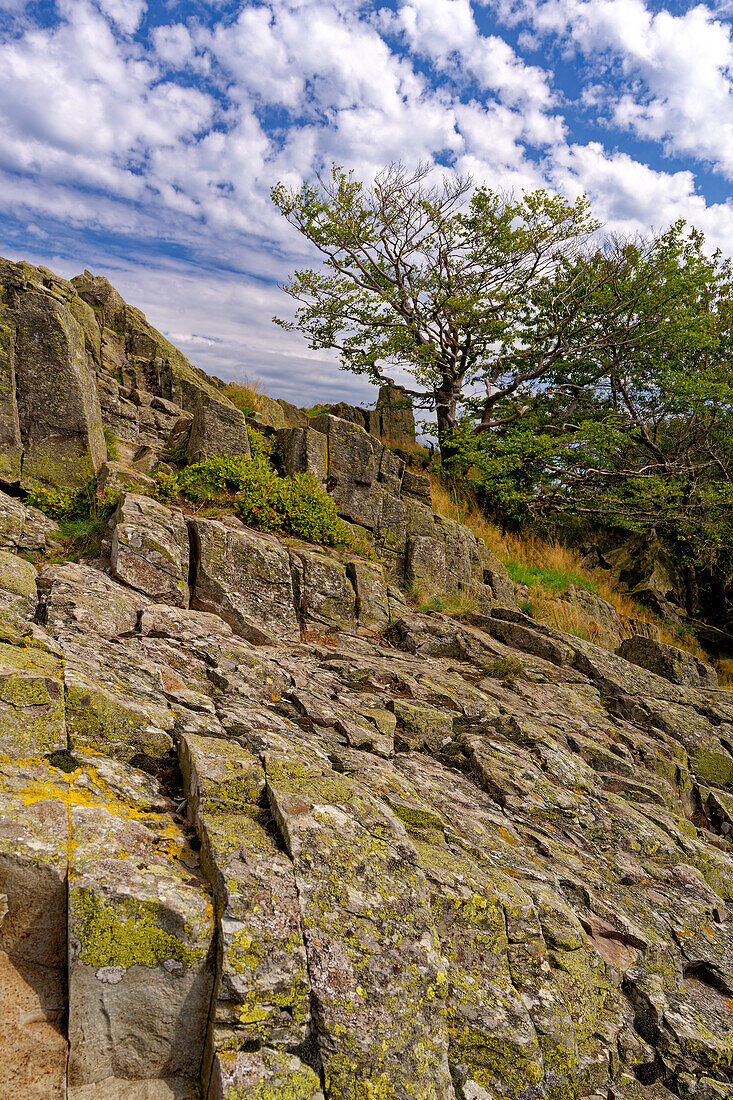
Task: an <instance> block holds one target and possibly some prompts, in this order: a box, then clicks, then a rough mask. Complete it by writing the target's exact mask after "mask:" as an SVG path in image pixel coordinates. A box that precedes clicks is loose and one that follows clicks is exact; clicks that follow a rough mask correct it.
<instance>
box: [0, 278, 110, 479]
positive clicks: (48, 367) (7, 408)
mask: <svg viewBox="0 0 733 1100" xmlns="http://www.w3.org/2000/svg"><path fill="white" fill-rule="evenodd" d="M0 285H1V286H2V292H3V293H2V301H1V303H0V305H1V308H2V316H1V317H0V331H2V333H3V335H2V339H0V357H2V358H0V401H2V406H0V409H1V411H0V433H1V435H0V441H1V442H2V443H3V446H2V447H0V451H1V452H2V453H3V455H4V457H3V459H2V463H3V467H4V471H3V473H2V476H3V480H8V481H18V480H20V482H21V484H22V486H23V487H24V488H31V487H32V486H33V485H35V484H37V483H39V482H40V483H41V484H43V485H50V486H54V487H57V488H68V487H69V486H74V485H82V484H84V483H85V482H86V481H89V479H90V478H92V477H93V476H94V474H95V473H96V471H97V469H98V468H99V466H100V465H101V463H102V462H103V461H104V460H105V459H106V457H107V448H106V444H105V440H104V435H103V432H102V412H101V408H100V404H99V396H98V394H97V388H96V384H95V372H94V364H93V361H92V360H91V358H90V356H89V354H88V349H87V342H86V337H85V328H84V326H83V325H82V324H81V323H80V322H79V320H78V319H77V317H76V316H74V313H73V312H72V309H71V308H70V304H69V298H71V297H73V292H72V291H71V289H70V288H69V289H68V290H67V291H66V292H65V293H59V292H58V290H57V288H55V287H53V286H47V285H45V284H44V278H43V275H42V273H41V272H40V271H39V270H38V269H37V268H32V267H31V266H30V265H27V264H11V263H9V262H8V261H2V262H0ZM68 286H69V285H68V284H66V287H68ZM21 457H22V463H21V461H20V460H21Z"/></svg>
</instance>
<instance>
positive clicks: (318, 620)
mask: <svg viewBox="0 0 733 1100" xmlns="http://www.w3.org/2000/svg"><path fill="white" fill-rule="evenodd" d="M290 560H291V569H292V576H293V589H294V594H295V601H296V607H297V608H298V615H299V618H300V621H301V622H302V624H303V626H305V627H307V628H309V629H311V630H319V629H321V630H322V629H324V628H325V629H328V628H331V629H333V628H336V629H338V630H350V629H353V627H354V625H355V623H356V592H355V591H354V587H353V585H352V584H351V581H350V580H349V577H348V575H347V571H346V566H345V565H344V563H343V562H341V561H338V560H337V559H335V558H332V557H330V556H329V555H328V554H322V553H319V552H318V551H316V550H305V549H303V550H292V551H291V555H290Z"/></svg>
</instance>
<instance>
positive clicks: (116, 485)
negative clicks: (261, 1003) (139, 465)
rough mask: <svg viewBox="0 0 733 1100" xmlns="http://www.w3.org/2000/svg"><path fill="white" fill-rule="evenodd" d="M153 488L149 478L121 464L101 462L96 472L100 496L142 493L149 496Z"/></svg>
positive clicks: (151, 480) (153, 485)
mask: <svg viewBox="0 0 733 1100" xmlns="http://www.w3.org/2000/svg"><path fill="white" fill-rule="evenodd" d="M154 488H155V482H154V481H153V479H152V478H151V477H148V476H147V474H145V473H143V472H142V470H135V469H133V468H132V467H131V466H125V464H124V463H122V462H103V463H102V465H101V466H100V467H99V470H98V471H97V489H98V490H99V492H100V493H102V494H105V493H106V494H115V493H142V494H143V496H149V495H150V493H151V491H152V490H153V489H154Z"/></svg>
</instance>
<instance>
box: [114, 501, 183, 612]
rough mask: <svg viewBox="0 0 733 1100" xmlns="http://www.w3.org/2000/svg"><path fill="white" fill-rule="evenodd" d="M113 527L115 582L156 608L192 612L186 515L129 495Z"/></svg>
mask: <svg viewBox="0 0 733 1100" xmlns="http://www.w3.org/2000/svg"><path fill="white" fill-rule="evenodd" d="M111 522H112V525H113V527H112V549H111V555H110V558H111V565H112V572H113V574H114V576H115V577H117V579H118V580H120V581H122V582H123V583H124V584H128V585H129V586H130V587H131V588H136V589H137V590H138V591H139V592H143V593H144V594H145V595H146V596H149V597H150V598H151V599H153V600H155V601H156V602H159V603H171V604H174V605H176V606H178V607H188V599H189V593H188V554H189V548H188V529H187V527H186V521H185V520H184V518H183V516H182V515H181V513H180V512H179V511H177V510H175V509H172V508H166V507H165V505H163V504H160V503H159V502H158V501H157V500H152V499H151V498H150V497H146V496H139V495H137V494H135V493H124V494H123V495H122V496H121V498H120V501H119V503H118V505H117V510H116V512H115V514H114V516H113V517H112V520H111Z"/></svg>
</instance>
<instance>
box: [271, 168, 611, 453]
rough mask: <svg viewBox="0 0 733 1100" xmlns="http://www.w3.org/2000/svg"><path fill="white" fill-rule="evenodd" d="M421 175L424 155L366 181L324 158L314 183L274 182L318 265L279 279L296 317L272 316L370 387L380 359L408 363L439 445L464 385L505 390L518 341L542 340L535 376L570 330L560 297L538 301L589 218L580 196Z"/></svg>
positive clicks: (576, 248) (575, 250)
mask: <svg viewBox="0 0 733 1100" xmlns="http://www.w3.org/2000/svg"><path fill="white" fill-rule="evenodd" d="M429 175H430V168H429V166H427V165H420V166H418V168H417V169H416V170H415V171H414V172H410V171H408V170H407V169H406V168H404V167H403V166H402V165H391V166H390V167H388V168H386V169H384V170H383V171H382V172H380V173H379V174H378V175H377V177H376V178H375V180H374V183H373V184H372V185H371V186H370V187H366V186H365V185H363V184H362V183H361V182H359V181H358V180H357V179H356V178H355V177H354V175H353V173H349V172H345V171H343V169H341V168H339V167H337V166H336V165H334V166H333V167H332V169H331V172H330V175H328V176H323V177H319V178H318V180H317V183H315V184H312V183H304V184H303V186H302V187H300V188H299V189H297V190H292V189H290V188H287V187H286V186H284V185H283V184H278V185H277V186H276V187H274V188H273V191H272V198H273V201H274V203H275V205H276V206H277V207H278V209H279V210H280V212H281V213H282V215H283V216H284V217H285V218H287V220H288V221H289V222H290V223H291V224H292V225H293V226H295V228H296V229H298V230H299V232H300V233H302V234H303V236H304V237H306V238H307V240H308V241H310V242H311V243H312V244H313V245H314V246H315V247H316V249H317V250H318V251H319V252H320V253H321V256H322V258H323V266H322V268H320V269H308V270H300V271H296V273H295V274H294V275H293V277H292V278H291V280H290V282H289V283H288V284H287V285H286V286H285V288H284V289H285V290H286V291H287V292H288V293H289V294H290V295H291V296H292V297H293V298H294V299H295V300H296V302H297V303H298V305H297V308H296V312H295V318H294V319H293V320H283V319H278V318H275V322H276V323H277V324H279V325H281V326H282V327H284V328H286V329H297V330H299V331H300V332H302V333H303V334H304V335H305V337H306V339H307V340H308V342H309V344H310V346H311V347H313V348H335V349H337V350H338V351H339V352H340V355H341V366H342V367H343V368H344V369H346V370H350V371H353V372H355V373H357V374H366V375H368V376H369V378H370V379H371V380H372V381H373V382H375V383H383V382H385V381H386V377H385V374H384V371H385V369H387V368H388V367H390V366H399V367H400V368H402V369H404V370H405V371H407V373H408V374H409V375H410V376H411V377H412V379H413V381H414V387H411V389H410V392H411V395H412V396H413V397H414V398H415V400H416V402H417V403H418V404H419V405H421V406H422V407H429V408H432V409H435V411H436V416H437V421H438V430H439V442H440V445H441V449H443V450H444V448H445V433H446V432H447V431H449V430H450V429H451V428H452V427H453V425H454V422H455V418H456V410H457V408H458V406H459V404H460V402H461V400H462V397H463V390H464V386H465V385H466V384H467V383H468V382H469V381H473V382H478V383H479V384H480V385H482V386H483V385H484V384H485V383H490V386H491V392H492V395H494V396H495V394H496V392H497V390H501V391H502V392H504V391H506V392H514V390H515V389H516V388H517V385H518V384H519V383H518V381H517V379H518V378H520V377H524V374H525V373H526V363H525V361H524V358H523V351H524V349H525V348H526V346H527V344H528V340H530V341H535V342H540V343H543V345H544V358H543V359H542V362H541V364H539V367H538V364H537V363H535V364H534V365H533V366H532V374H533V377H535V378H536V379H539V378H540V377H542V376H543V375H544V374H546V373H547V372H548V371H549V369H550V367H551V363H552V362H553V356H556V355H557V354H558V349H559V347H560V346H561V345H562V341H563V340H566V339H567V338H568V334H569V333H570V332H571V331H573V332H575V333H576V336H578V337H579V336H580V333H578V332H576V330H575V328H574V314H573V311H572V309H568V308H567V303H566V302H565V300H564V299H563V300H562V301H558V302H555V301H552V302H550V303H549V304H548V303H546V304H545V305H546V308H544V309H538V308H535V304H534V303H535V300H537V301H539V300H540V299H541V297H542V295H543V294H544V296H545V298H547V296H548V293H549V292H548V289H547V288H548V286H550V287H551V286H552V285H554V283H553V277H554V273H555V272H556V270H557V269H558V266H561V265H563V264H568V263H572V262H573V261H574V260H575V259H576V258H577V256H578V254H579V252H580V251H582V250H583V248H584V247H585V246H586V244H587V242H588V241H589V240H590V238H591V235H592V234H593V233H594V232H595V230H596V229H598V227H599V223H598V222H596V221H595V220H594V219H593V217H592V216H591V214H590V210H589V207H588V202H587V200H586V199H585V198H584V197H581V198H579V199H577V200H576V201H575V202H573V203H571V202H568V201H567V200H565V199H563V198H561V197H559V196H557V195H552V194H549V193H548V192H545V191H534V192H530V193H527V194H525V195H522V196H520V197H518V198H515V197H514V196H510V195H507V194H504V193H501V192H497V191H492V190H491V189H490V188H487V187H477V188H474V187H473V185H472V182H471V180H470V179H461V178H459V177H452V178H451V177H447V176H446V177H445V179H444V181H443V183H442V185H440V184H438V185H434V184H432V183H431V182H430V181H429V179H428V176H429ZM593 276H594V278H595V277H599V278H601V279H606V278H608V272H606V271H597V272H594V273H593ZM594 278H589V279H586V280H585V282H584V283H582V284H579V286H578V289H579V293H582V294H584V293H587V292H588V291H589V289H590V287H591V286H592V285H593V284H594ZM562 289H563V292H564V290H565V288H562ZM558 336H560V337H561V339H560V342H559V343H558V342H557V340H556V339H555V338H556V337H558ZM553 340H555V343H556V344H557V346H556V347H555V346H553V348H550V345H551V344H552V342H553ZM444 453H445V452H444Z"/></svg>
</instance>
